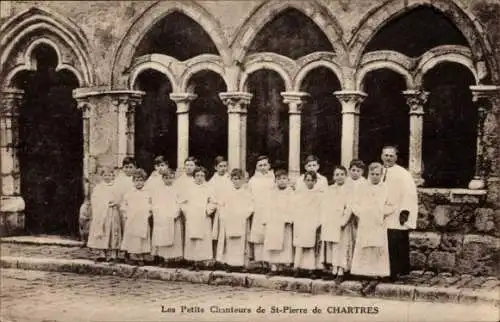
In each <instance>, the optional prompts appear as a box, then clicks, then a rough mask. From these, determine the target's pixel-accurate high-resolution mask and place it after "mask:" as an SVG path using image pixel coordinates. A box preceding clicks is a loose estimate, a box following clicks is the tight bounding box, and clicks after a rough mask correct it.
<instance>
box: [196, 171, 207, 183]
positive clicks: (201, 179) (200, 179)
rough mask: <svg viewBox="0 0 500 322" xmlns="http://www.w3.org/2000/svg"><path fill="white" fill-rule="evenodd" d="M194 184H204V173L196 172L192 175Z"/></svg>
mask: <svg viewBox="0 0 500 322" xmlns="http://www.w3.org/2000/svg"><path fill="white" fill-rule="evenodd" d="M194 182H195V183H196V184H202V183H203V182H205V172H203V171H198V172H196V173H195V174H194Z"/></svg>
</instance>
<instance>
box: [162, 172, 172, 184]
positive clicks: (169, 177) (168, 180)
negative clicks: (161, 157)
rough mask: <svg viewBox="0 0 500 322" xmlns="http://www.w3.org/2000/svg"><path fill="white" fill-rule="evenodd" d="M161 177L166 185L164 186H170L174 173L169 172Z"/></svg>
mask: <svg viewBox="0 0 500 322" xmlns="http://www.w3.org/2000/svg"><path fill="white" fill-rule="evenodd" d="M161 179H162V180H163V183H164V184H165V185H166V186H171V185H172V184H173V183H174V180H175V174H173V173H169V174H167V175H163V176H162V177H161Z"/></svg>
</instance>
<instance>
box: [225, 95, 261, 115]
mask: <svg viewBox="0 0 500 322" xmlns="http://www.w3.org/2000/svg"><path fill="white" fill-rule="evenodd" d="M252 97H253V95H252V94H250V93H247V92H224V93H219V98H220V99H221V101H222V103H224V105H226V106H227V112H228V113H246V111H247V106H248V104H250V101H251V100H252Z"/></svg>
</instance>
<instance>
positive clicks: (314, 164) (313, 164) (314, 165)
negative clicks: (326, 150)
mask: <svg viewBox="0 0 500 322" xmlns="http://www.w3.org/2000/svg"><path fill="white" fill-rule="evenodd" d="M304 168H305V169H306V171H312V172H318V170H319V163H318V161H309V162H307V163H306V165H305V166H304Z"/></svg>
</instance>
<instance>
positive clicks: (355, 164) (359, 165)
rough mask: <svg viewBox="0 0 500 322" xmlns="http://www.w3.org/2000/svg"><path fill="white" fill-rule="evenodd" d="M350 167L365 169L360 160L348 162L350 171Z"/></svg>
mask: <svg viewBox="0 0 500 322" xmlns="http://www.w3.org/2000/svg"><path fill="white" fill-rule="evenodd" d="M352 167H356V168H360V169H363V170H364V169H365V167H366V165H365V163H364V162H363V160H360V159H354V160H352V161H351V162H349V169H352Z"/></svg>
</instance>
